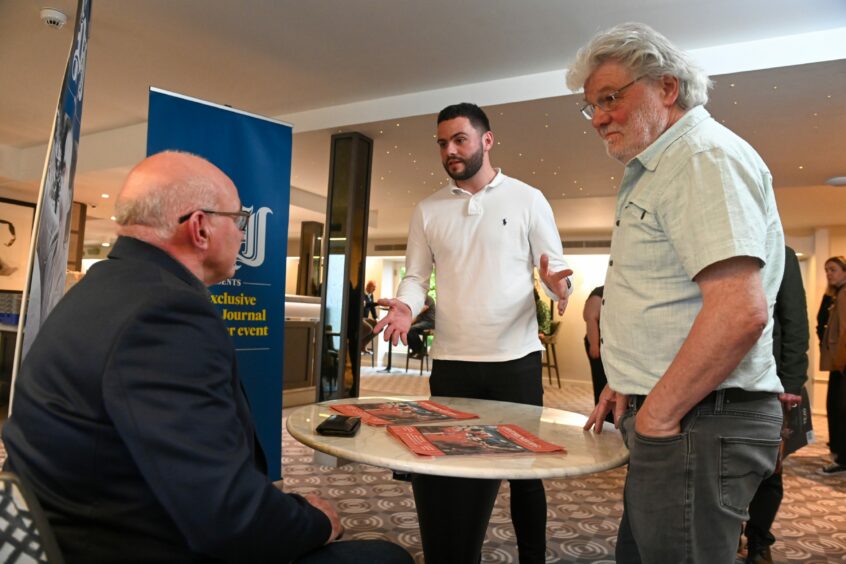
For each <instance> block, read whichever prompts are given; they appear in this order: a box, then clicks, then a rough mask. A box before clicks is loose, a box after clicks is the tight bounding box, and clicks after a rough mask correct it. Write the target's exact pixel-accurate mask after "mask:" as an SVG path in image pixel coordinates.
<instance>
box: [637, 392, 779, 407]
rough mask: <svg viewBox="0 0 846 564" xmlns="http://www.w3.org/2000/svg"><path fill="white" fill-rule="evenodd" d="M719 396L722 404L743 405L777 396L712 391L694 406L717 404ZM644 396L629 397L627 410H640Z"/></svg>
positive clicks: (760, 393)
mask: <svg viewBox="0 0 846 564" xmlns="http://www.w3.org/2000/svg"><path fill="white" fill-rule="evenodd" d="M719 395H722V396H723V404H730V403H743V402H747V401H756V400H762V399H767V398H771V397H775V396H777V395H778V394H776V393H775V392H750V391H748V390H744V389H742V388H724V389H722V390H714V391H713V392H711V393H710V394H708V395H707V396H705V397H704V398H702V401H700V402H699V403H698V404H696V405H712V404H715V403H716V402H717V398H718V397H719ZM644 400H646V396H640V395H629V400H628V406H629V409H640V406H641V405H643V402H644Z"/></svg>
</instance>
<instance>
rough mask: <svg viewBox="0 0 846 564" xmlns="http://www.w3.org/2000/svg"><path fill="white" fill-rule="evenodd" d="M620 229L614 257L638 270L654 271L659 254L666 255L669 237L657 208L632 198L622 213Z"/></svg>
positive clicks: (622, 263) (613, 252)
mask: <svg viewBox="0 0 846 564" xmlns="http://www.w3.org/2000/svg"><path fill="white" fill-rule="evenodd" d="M618 229H619V232H618V233H617V234H616V235H615V239H617V242H619V245H615V246H616V247H617V248H615V249H614V250H613V251H612V254H614V260H615V261H619V263H620V265H626V266H629V267H631V268H633V269H636V270H653V269H655V268H656V267H658V266H660V265H658V264H656V261H658V260H659V257H662V256H664V255H665V252H666V250H667V248H666V245H667V244H668V241H667V236H666V234H665V233H664V230H663V229H662V228H661V225H660V223H659V222H658V219H657V217H656V214H655V211H654V207H653V206H650V205H649V204H648V203H645V202H640V201H633V200H632V201H629V202H627V203H626V205H625V207H624V208H623V210H622V212H621V214H620V226H619V227H618Z"/></svg>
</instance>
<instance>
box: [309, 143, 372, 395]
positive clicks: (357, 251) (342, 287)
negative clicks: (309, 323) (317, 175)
mask: <svg viewBox="0 0 846 564" xmlns="http://www.w3.org/2000/svg"><path fill="white" fill-rule="evenodd" d="M331 151H332V152H331V157H330V161H329V196H328V199H327V203H326V223H327V225H328V226H329V228H328V229H327V234H326V239H327V240H326V241H324V244H323V249H324V251H323V256H324V257H325V259H324V261H323V286H322V290H323V291H322V301H323V310H322V311H323V320H322V322H323V342H322V345H321V369H320V384H319V390H318V398H319V399H320V401H325V400H330V399H340V398H348V397H357V396H358V384H359V375H360V374H359V371H360V368H361V353H360V342H361V341H360V340H361V336H362V333H361V329H362V327H361V326H362V315H361V313H362V299H363V291H364V290H363V286H364V261H365V258H366V254H367V253H366V249H367V220H368V212H369V209H370V167H371V164H372V160H373V141H372V140H370V139H368V138H367V137H365V136H364V135H361V134H360V133H338V134H336V135H333V136H332V149H331Z"/></svg>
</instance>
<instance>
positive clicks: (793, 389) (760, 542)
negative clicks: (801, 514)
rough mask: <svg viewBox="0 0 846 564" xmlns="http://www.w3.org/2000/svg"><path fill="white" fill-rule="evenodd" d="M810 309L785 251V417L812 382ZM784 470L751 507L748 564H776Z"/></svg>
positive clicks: (777, 339) (777, 347)
mask: <svg viewBox="0 0 846 564" xmlns="http://www.w3.org/2000/svg"><path fill="white" fill-rule="evenodd" d="M809 340H810V335H809V333H808V306H807V302H806V301H805V287H804V286H803V285H802V273H801V272H800V270H799V259H798V258H796V252H795V251H794V250H793V249H791V248H790V247H787V246H785V248H784V277H783V278H782V280H781V286H779V288H778V295H777V296H776V302H775V310H774V312H773V356H774V357H775V362H776V371H777V372H778V378H779V380H781V385H782V387H784V391H785V393H783V394H781V395H779V400H780V401H781V404H782V409H783V410H784V413H785V417H786V416H787V413H788V412H789V411H790V410H792V409H795V408H796V407H797V406H799V405H800V404H801V403H802V396H801V394H802V387H803V386H804V385H805V381H806V380H807V379H808V341H809ZM782 470H783V466H782V465H781V464H779V465H778V466H777V467H776V470H775V472H773V473H772V475H771V476H769V477H768V478H765V479H764V481H763V482H761V485H760V486H758V491H757V492H755V496H754V497H753V498H752V502H751V503H750V504H749V519H747V521H746V526H745V527H744V533H745V534H746V563H747V564H772V561H773V557H772V553H771V550H770V546H772V544H773V543H774V542H775V536H773V534H772V531H771V528H772V525H773V522H774V521H775V517H776V514H777V513H778V508H779V507H780V506H781V500H782V498H783V497H784V483H783V481H782Z"/></svg>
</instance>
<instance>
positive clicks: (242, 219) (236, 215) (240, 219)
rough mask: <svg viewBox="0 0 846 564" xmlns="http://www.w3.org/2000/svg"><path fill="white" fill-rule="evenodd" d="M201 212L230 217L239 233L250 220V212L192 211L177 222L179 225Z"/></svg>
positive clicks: (245, 227)
mask: <svg viewBox="0 0 846 564" xmlns="http://www.w3.org/2000/svg"><path fill="white" fill-rule="evenodd" d="M198 211H201V212H203V213H208V214H213V215H225V216H227V217H231V218H232V220H233V221H235V226H236V227H237V228H238V230H239V231H244V230H246V229H247V221H249V219H250V212H248V211H246V210H241V211H236V212H225V211H215V210H194V211H190V212H188V213H186V214H185V215H183V216H180V217H179V219H178V220H177V221H178V222H179V223H185V222H186V221H188V218H189V217H191V216H192V215H194V214H195V213H197V212H198Z"/></svg>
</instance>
